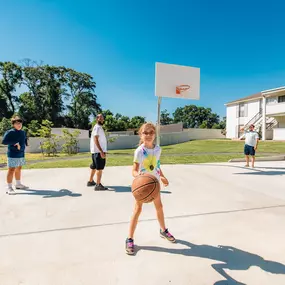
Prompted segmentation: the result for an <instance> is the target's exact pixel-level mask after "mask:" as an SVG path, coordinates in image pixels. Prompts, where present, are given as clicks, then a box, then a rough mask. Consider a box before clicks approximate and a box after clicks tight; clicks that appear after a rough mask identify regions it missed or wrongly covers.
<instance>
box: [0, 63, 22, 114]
mask: <svg viewBox="0 0 285 285" xmlns="http://www.w3.org/2000/svg"><path fill="white" fill-rule="evenodd" d="M0 75H1V77H2V79H1V80H0V98H1V101H2V102H4V100H5V99H6V103H5V104H4V105H2V104H1V105H2V106H1V107H2V108H7V110H6V111H5V110H4V112H3V111H2V112H3V113H4V114H5V116H6V117H10V116H12V115H13V114H14V113H15V103H16V101H17V96H15V95H14V92H15V91H16V87H17V86H18V85H19V84H20V82H21V80H22V70H21V67H20V66H19V65H17V64H15V63H13V62H9V61H8V62H0Z"/></svg>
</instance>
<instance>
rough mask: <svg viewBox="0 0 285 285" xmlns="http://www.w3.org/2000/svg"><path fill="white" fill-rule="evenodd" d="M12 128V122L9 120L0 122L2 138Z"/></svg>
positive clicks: (4, 119) (5, 119)
mask: <svg viewBox="0 0 285 285" xmlns="http://www.w3.org/2000/svg"><path fill="white" fill-rule="evenodd" d="M11 128H12V126H11V121H10V120H9V119H7V118H3V119H2V121H1V122H0V136H3V135H4V134H5V132H6V131H8V130H10V129H11Z"/></svg>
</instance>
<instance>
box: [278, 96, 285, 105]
mask: <svg viewBox="0 0 285 285" xmlns="http://www.w3.org/2000/svg"><path fill="white" fill-rule="evenodd" d="M284 102H285V95H283V96H279V97H278V103H284Z"/></svg>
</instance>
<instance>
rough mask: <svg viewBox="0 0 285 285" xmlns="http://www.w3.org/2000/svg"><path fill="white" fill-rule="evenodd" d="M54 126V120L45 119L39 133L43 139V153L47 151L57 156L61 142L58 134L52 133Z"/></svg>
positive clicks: (41, 146) (41, 145) (48, 153)
mask: <svg viewBox="0 0 285 285" xmlns="http://www.w3.org/2000/svg"><path fill="white" fill-rule="evenodd" d="M52 126H53V123H52V122H50V121H48V120H43V121H42V125H41V128H40V129H39V135H40V137H41V138H42V139H43V140H42V141H41V143H40V148H41V150H42V153H46V154H47V155H48V156H50V155H51V154H52V155H53V156H55V154H56V153H57V148H58V142H59V138H58V137H57V135H55V134H52V133H51V128H52Z"/></svg>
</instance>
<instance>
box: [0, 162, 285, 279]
mask: <svg viewBox="0 0 285 285" xmlns="http://www.w3.org/2000/svg"><path fill="white" fill-rule="evenodd" d="M163 170H164V172H165V174H166V176H167V177H168V178H169V180H170V186H169V187H167V188H165V189H162V199H163V203H164V210H165V215H166V217H167V220H166V221H167V225H168V227H169V229H170V231H171V232H172V233H173V234H174V235H175V237H176V238H177V240H178V241H177V243H176V244H171V243H169V242H167V241H166V240H163V239H161V238H160V237H159V235H158V232H159V227H158V223H157V221H156V217H155V210H154V207H153V205H152V204H150V205H145V206H144V211H143V213H142V215H141V219H140V223H139V224H138V227H137V231H136V236H135V242H136V244H137V248H136V250H137V254H136V255H135V256H127V255H126V254H125V251H124V245H125V244H124V243H125V238H126V236H127V233H128V222H129V218H130V215H131V213H132V208H133V198H132V194H131V193H130V188H129V186H130V184H131V181H132V178H131V175H130V174H131V168H130V167H108V168H107V169H106V170H105V173H104V177H103V183H104V184H105V185H106V186H109V187H111V188H112V189H113V190H110V191H104V192H95V191H93V188H87V187H86V181H87V178H88V176H89V169H88V168H86V169H84V168H80V169H44V170H26V171H24V179H23V182H24V183H25V184H28V185H29V186H30V187H31V190H30V191H18V193H19V194H18V195H16V196H8V195H6V194H5V191H4V189H3V187H4V186H5V185H4V181H5V175H6V172H5V171H1V172H0V178H1V181H2V185H3V186H1V189H2V191H1V194H0V216H1V227H0V254H1V258H0V284H1V285H16V284H17V285H18V284H21V285H23V284H25V285H94V284H98V285H105V284H110V285H113V284H118V285H145V284H148V285H165V284H175V285H180V284H181V285H184V284H185V285H186V284H194V285H202V284H205V285H206V284H207V285H208V284H215V285H222V284H250V285H253V284H256V285H265V284H270V285H273V284H274V285H278V284H282V285H284V284H285V254H284V253H285V242H284V240H285V227H284V223H285V187H284V181H285V175H284V174H285V162H284V161H283V162H258V163H257V168H256V169H250V168H248V169H246V168H244V167H243V164H239V163H235V164H229V163H221V164H199V165H166V166H163Z"/></svg>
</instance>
